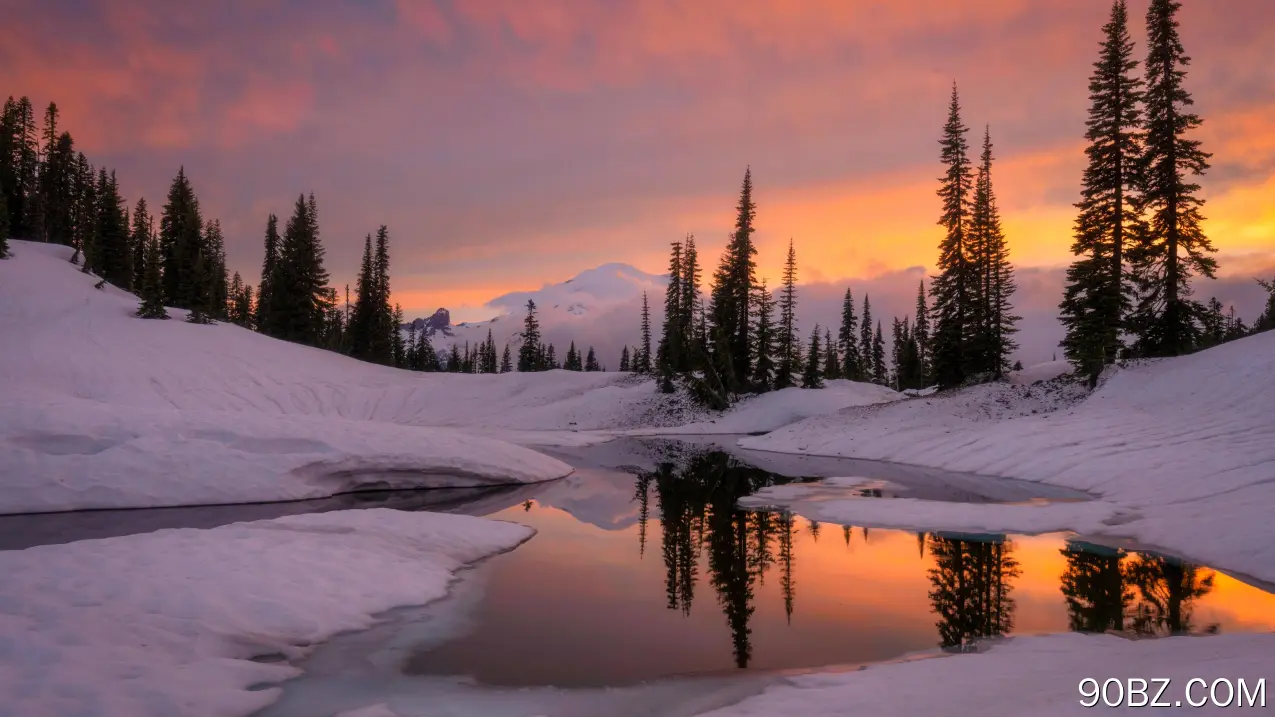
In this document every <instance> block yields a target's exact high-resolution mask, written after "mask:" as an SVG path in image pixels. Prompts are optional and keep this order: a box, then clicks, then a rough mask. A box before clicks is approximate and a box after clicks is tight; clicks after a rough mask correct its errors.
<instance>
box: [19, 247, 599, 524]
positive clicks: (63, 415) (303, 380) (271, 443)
mask: <svg viewBox="0 0 1275 717" xmlns="http://www.w3.org/2000/svg"><path fill="white" fill-rule="evenodd" d="M14 254H15V256H14V258H12V259H10V260H8V261H5V262H3V263H0V334H2V335H4V336H5V337H7V340H6V341H4V342H0V486H3V488H4V490H3V491H0V512H24V511H37V510H67V509H76V508H108V507H142V506H166V505H190V504H201V503H224V502H243V501H264V500H288V499H298V498H313V497H319V496H325V495H331V494H333V493H338V492H342V491H347V490H354V489H366V488H392V487H442V486H463V485H476V484H493V483H519V482H529V481H542V480H548V479H552V478H559V477H562V476H564V475H566V474H568V473H569V472H570V467H569V466H567V465H566V464H564V463H562V462H560V461H557V460H554V459H551V458H548V457H546V456H543V455H540V454H538V453H535V452H533V451H530V450H527V449H525V448H518V447H515V446H513V445H509V444H506V443H502V442H499V441H496V440H492V439H489V438H479V437H474V436H466V435H462V434H460V433H457V432H455V431H449V430H437V429H433V430H431V429H426V428H422V426H424V425H427V424H430V423H434V424H438V423H448V422H449V421H447V420H441V421H440V420H430V419H431V418H435V417H436V414H442V415H443V416H444V417H446V414H447V411H448V410H453V411H454V412H457V413H459V412H463V411H464V410H465V408H466V407H468V406H473V405H487V404H496V405H492V406H489V407H488V408H489V410H492V411H499V410H501V408H502V406H501V405H500V401H498V400H490V399H494V398H495V397H497V396H500V395H508V396H510V397H511V398H512V402H513V403H517V401H518V399H519V397H520V394H522V393H525V392H520V391H519V390H517V389H518V387H517V386H516V385H514V383H513V382H505V383H504V385H503V387H499V386H496V387H490V388H489V390H487V391H485V392H484V391H483V390H469V389H473V388H474V387H475V386H474V385H473V384H472V383H470V382H466V381H464V380H463V379H468V378H478V377H469V376H465V377H455V376H447V377H440V376H434V377H430V379H432V380H423V377H422V376H421V375H420V374H412V373H409V372H405V371H398V370H395V369H391V368H385V367H381V366H373V365H370V364H365V363H361V362H357V361H353V360H351V359H348V358H346V357H343V356H339V355H337V354H334V353H331V352H328V351H321V350H318V349H313V348H308V347H304V346H298V345H295V344H290V343H286V342H282V341H277V340H274V339H270V338H267V337H265V336H261V335H260V334H256V333H254V332H251V331H247V330H245V329H242V328H239V327H237V326H233V325H229V324H219V325H216V326H196V325H191V324H187V323H185V322H184V321H182V320H181V317H182V316H183V315H184V314H183V312H180V311H172V312H171V313H173V315H174V320H170V321H145V320H142V319H137V318H135V317H134V316H133V312H134V310H135V309H136V306H137V299H136V297H134V296H132V295H130V294H127V293H125V292H122V291H119V290H117V289H114V288H112V287H105V288H104V289H101V290H98V289H94V288H93V285H94V283H95V279H94V278H93V277H91V276H88V275H85V274H82V273H80V272H79V271H77V270H76V269H75V267H74V266H72V265H70V264H69V263H67V262H66V261H65V260H66V258H67V257H68V256H69V249H67V248H66V247H61V246H52V245H44V244H34V243H29V242H15V243H14ZM563 373H566V372H563ZM576 375H577V376H581V375H583V374H576ZM598 376H599V374H588V378H587V379H585V380H584V381H583V382H584V383H586V385H604V384H606V383H607V380H611V381H613V380H614V378H609V379H605V380H604V379H600V378H596V377H598ZM573 378H574V377H573ZM458 379H460V380H458ZM547 383H549V384H553V382H552V381H550V382H547ZM558 383H559V384H560V383H562V382H558ZM578 383H581V382H577V384H578ZM439 386H446V387H449V388H450V389H452V390H451V391H450V392H449V391H446V390H443V391H431V390H430V388H431V387H439ZM457 387H459V388H461V389H464V390H465V391H467V392H458V391H456V390H455V389H456V388H457ZM553 388H558V389H559V391H561V390H562V388H561V386H548V387H546V388H541V389H539V390H538V392H537V399H538V400H541V401H543V402H553V401H554V400H556V399H559V398H560V394H555V393H554V391H553ZM574 390H575V391H576V392H577V393H579V392H580V387H579V386H578V385H577V386H575V387H574ZM533 402H534V401H533ZM503 408H504V409H506V410H509V409H510V408H511V406H510V403H509V402H506V403H505V404H504V405H503ZM515 418H516V416H515ZM452 422H458V423H463V421H452Z"/></svg>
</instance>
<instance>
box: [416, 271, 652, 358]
mask: <svg viewBox="0 0 1275 717" xmlns="http://www.w3.org/2000/svg"><path fill="white" fill-rule="evenodd" d="M667 284H668V276H667V275H661V274H648V273H646V272H644V271H642V270H641V269H637V268H634V267H632V266H630V265H628V264H621V263H610V264H603V265H602V266H599V267H596V268H594V269H588V270H586V271H583V272H580V273H579V274H577V275H576V276H574V277H572V278H570V279H567V280H566V281H563V282H560V283H557V284H548V285H546V286H544V287H541V288H540V289H536V290H534V291H514V292H510V293H508V294H503V295H501V296H497V297H496V298H494V299H492V300H491V301H488V302H487V304H486V306H487V307H488V308H490V309H492V310H493V313H494V314H495V315H494V316H493V317H492V318H491V319H488V320H486V321H465V322H461V323H459V324H452V323H451V317H450V314H449V313H448V311H447V309H442V308H440V309H439V310H438V311H435V312H434V315H433V316H431V317H429V318H427V319H426V318H419V319H416V320H414V321H412V322H411V323H409V324H404V325H403V329H404V331H406V330H407V329H408V327H410V326H412V325H413V324H414V325H415V326H416V330H417V331H420V330H421V329H422V328H424V329H425V330H426V331H427V333H428V335H429V337H430V342H431V343H432V344H433V346H434V348H435V349H437V350H439V351H446V350H449V349H450V348H451V345H452V344H453V343H458V344H460V345H462V346H463V345H464V344H465V342H467V341H468V342H469V344H470V345H475V344H478V343H481V342H482V341H485V340H486V339H487V332H488V331H491V332H492V338H493V339H494V340H495V342H496V346H497V348H498V349H500V348H503V346H504V344H506V343H508V344H509V345H510V347H512V348H517V347H518V346H519V345H520V344H521V339H522V335H521V332H522V327H523V317H524V316H525V315H526V307H527V301H528V299H530V300H532V301H535V302H536V314H537V316H538V317H539V319H540V328H541V332H542V333H543V335H544V340H545V342H546V343H553V344H554V346H555V347H556V348H557V353H558V357H559V360H561V358H562V357H564V356H566V352H567V347H568V346H569V345H570V343H571V342H572V341H574V342H575V343H576V346H577V347H579V348H580V349H581V350H587V349H588V347H589V346H592V347H593V348H594V351H595V352H596V353H597V356H598V360H599V361H600V362H601V363H602V364H603V365H605V366H607V367H609V368H611V369H615V368H616V367H618V366H619V363H620V352H621V351H622V350H623V348H624V346H625V344H626V343H627V344H629V345H632V344H633V343H634V342H635V341H636V340H637V338H638V331H639V328H640V322H641V307H642V293H643V292H646V294H647V298H648V301H649V303H650V307H651V320H652V322H653V323H654V325H656V326H658V325H659V323H658V322H659V321H660V318H659V317H660V316H662V306H663V303H664V289H665V286H667Z"/></svg>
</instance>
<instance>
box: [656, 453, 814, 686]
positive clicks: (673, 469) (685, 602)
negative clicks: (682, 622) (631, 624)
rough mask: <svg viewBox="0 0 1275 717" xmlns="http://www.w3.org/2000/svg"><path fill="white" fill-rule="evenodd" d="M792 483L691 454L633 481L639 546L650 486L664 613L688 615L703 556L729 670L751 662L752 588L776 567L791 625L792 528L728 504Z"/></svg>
mask: <svg viewBox="0 0 1275 717" xmlns="http://www.w3.org/2000/svg"><path fill="white" fill-rule="evenodd" d="M792 480H793V479H791V478H787V477H784V476H779V475H776V474H773V473H770V472H767V471H764V470H761V469H759V468H754V467H752V466H749V465H747V464H744V463H741V462H739V461H737V460H736V459H734V458H732V457H731V456H729V455H728V454H726V453H723V452H718V451H707V452H700V453H692V454H690V455H687V456H685V457H683V459H682V460H681V462H680V463H672V462H666V463H661V464H660V466H659V467H658V468H657V469H656V470H655V471H653V472H651V473H648V474H644V475H642V476H640V477H639V478H638V487H637V499H638V500H639V508H640V512H639V531H638V535H639V537H638V539H639V542H640V543H644V542H645V536H646V530H645V521H646V518H645V516H646V515H647V513H646V508H645V504H644V503H643V501H644V500H646V498H645V497H644V496H646V495H647V493H648V490H649V486H650V485H651V484H654V486H655V495H656V498H657V500H658V502H659V520H660V526H661V529H662V531H661V532H662V538H661V541H662V550H663V557H664V567H665V592H666V593H667V596H668V607H669V609H674V610H681V611H682V612H683V614H689V613H690V610H691V604H692V602H693V599H694V594H695V585H696V580H697V578H698V573H699V569H700V565H699V559H700V554H701V552H706V553H707V565H706V567H707V571H708V579H709V584H711V585H712V587H713V590H714V592H715V593H716V594H717V601H718V605H719V607H720V608H721V610H722V613H723V614H724V616H725V617H726V622H727V625H728V627H729V628H730V633H731V642H732V648H733V652H734V655H735V664H736V665H737V666H739V667H741V668H742V667H747V666H748V663H749V660H750V659H751V657H752V629H751V627H750V626H749V622H750V620H751V618H752V615H753V612H754V610H755V608H754V605H753V598H754V585H755V584H760V583H762V582H763V581H764V580H765V576H766V573H767V572H768V571H769V570H770V569H771V568H772V567H775V566H776V565H777V566H778V567H779V569H780V571H781V575H780V581H781V590H782V593H783V596H784V608H785V611H786V612H787V614H788V615H789V618H790V619H791V615H792V610H793V603H794V600H795V585H794V582H793V577H792V570H793V564H794V556H793V534H794V532H795V530H796V528H795V526H794V524H793V518H792V516H791V515H785V514H773V513H766V512H751V511H745V510H739V509H738V508H736V503H737V501H738V500H739V499H740V498H742V497H744V496H746V495H750V494H751V493H753V492H754V491H756V490H758V489H760V488H763V487H765V486H769V485H776V484H781V483H787V482H790V481H792ZM817 529H818V528H817V527H815V530H816V531H817ZM642 549H643V548H641V547H639V551H641V550H642Z"/></svg>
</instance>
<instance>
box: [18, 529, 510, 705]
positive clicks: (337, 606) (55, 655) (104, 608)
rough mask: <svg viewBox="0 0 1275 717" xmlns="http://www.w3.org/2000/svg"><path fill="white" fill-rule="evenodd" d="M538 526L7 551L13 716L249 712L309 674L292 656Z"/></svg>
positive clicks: (244, 536) (144, 540)
mask: <svg viewBox="0 0 1275 717" xmlns="http://www.w3.org/2000/svg"><path fill="white" fill-rule="evenodd" d="M532 532H533V531H532V530H531V529H530V528H526V527H524V526H520V525H515V524H512V523H501V522H494V521H487V520H482V519H479V518H468V517H464V516H455V515H444V514H430V513H404V512H400V511H394V510H379V509H374V510H356V511H342V512H338V513H328V514H321V515H303V516H292V517H287V518H280V519H277V520H270V521H261V522H256V523H237V524H234V525H228V526H224V527H221V528H214V529H212V530H165V531H160V532H157V533H150V534H146V535H135V536H128V537H122V538H110V539H106V540H91V541H81V542H78V543H72V544H69V545H56V546H47V547H40V548H31V549H28V550H23V551H12V552H5V553H0V574H3V575H4V576H5V579H4V580H3V581H0V606H3V607H2V609H0V694H3V695H4V703H5V704H4V706H3V709H0V712H4V713H5V714H14V715H80V716H82V717H185V716H189V717H238V716H240V715H248V714H251V713H252V712H254V711H256V710H258V709H260V708H261V707H263V706H265V705H267V704H269V703H270V702H272V701H274V700H275V699H277V697H278V695H279V693H280V690H279V689H278V688H276V687H270V688H265V689H259V687H260V686H261V685H263V684H269V683H275V682H278V681H280V680H284V679H287V678H290V677H294V676H296V675H297V674H299V670H297V669H296V668H294V667H292V666H290V665H288V664H286V663H285V662H283V661H282V660H283V659H292V658H296V657H298V656H300V655H301V654H303V653H304V652H305V651H306V650H307V648H308V647H310V646H311V645H313V644H314V643H316V642H318V641H320V640H324V639H326V638H328V637H331V636H332V635H334V634H336V633H337V632H341V631H345V630H355V629H362V628H366V627H368V626H370V625H371V624H373V622H374V618H373V617H372V616H373V615H375V614H378V613H381V612H383V611H385V610H388V609H390V608H393V607H396V606H402V605H410V604H423V603H426V602H429V601H432V600H436V599H438V598H441V597H443V596H444V595H445V594H446V591H447V586H448V584H449V583H450V581H451V580H452V578H453V575H454V573H455V571H456V570H458V569H459V568H461V567H462V566H464V565H465V564H466V563H469V562H473V561H475V560H478V559H480V558H482V557H484V556H487V555H490V554H492V553H494V552H497V551H500V550H504V549H508V548H511V547H513V546H515V545H517V544H518V543H520V542H522V541H523V540H526V539H527V538H528V537H530V535H531V534H532ZM271 657H273V659H267V658H271ZM253 658H258V659H256V660H254V659H253Z"/></svg>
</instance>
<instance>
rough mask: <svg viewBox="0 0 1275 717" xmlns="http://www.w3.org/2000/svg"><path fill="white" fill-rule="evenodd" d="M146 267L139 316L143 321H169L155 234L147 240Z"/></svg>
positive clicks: (138, 310) (151, 234)
mask: <svg viewBox="0 0 1275 717" xmlns="http://www.w3.org/2000/svg"><path fill="white" fill-rule="evenodd" d="M145 256H146V266H145V269H144V271H143V272H142V290H141V292H140V293H141V297H142V303H141V306H139V307H138V309H137V315H138V316H140V317H141V318H143V319H167V318H168V311H167V310H166V309H165V308H164V283H163V279H162V278H161V277H160V262H161V258H160V249H159V238H158V237H157V236H155V235H154V233H153V232H151V233H150V236H149V237H148V238H147V247H146V252H145Z"/></svg>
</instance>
